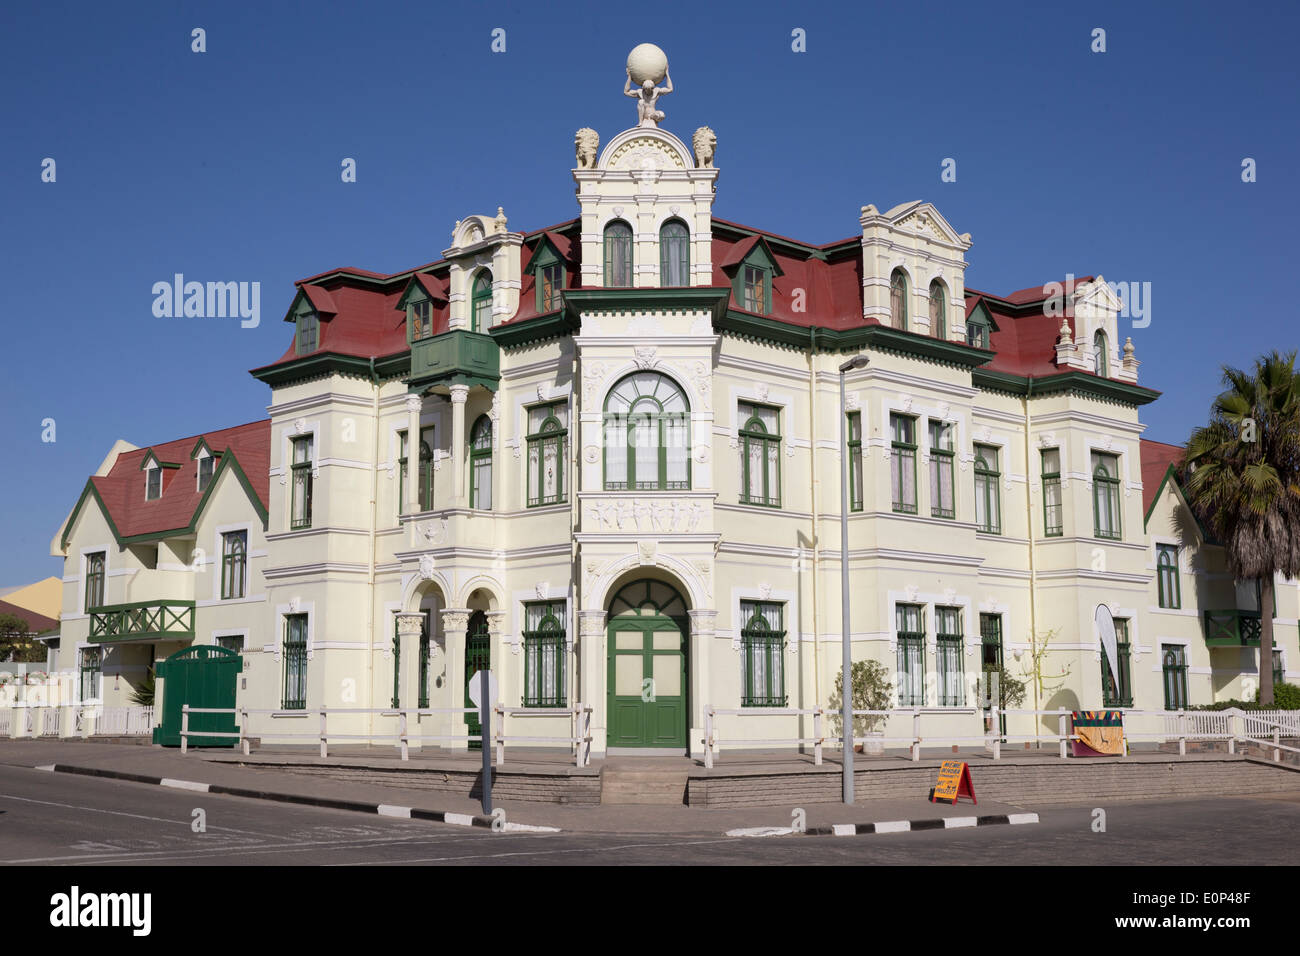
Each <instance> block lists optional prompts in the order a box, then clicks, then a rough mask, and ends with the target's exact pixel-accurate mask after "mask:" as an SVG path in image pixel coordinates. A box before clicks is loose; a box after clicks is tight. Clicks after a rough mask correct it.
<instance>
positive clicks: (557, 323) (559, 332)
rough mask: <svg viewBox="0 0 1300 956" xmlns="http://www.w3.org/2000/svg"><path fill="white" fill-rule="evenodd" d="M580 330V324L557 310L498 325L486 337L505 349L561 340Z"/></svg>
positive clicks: (575, 319) (562, 311)
mask: <svg viewBox="0 0 1300 956" xmlns="http://www.w3.org/2000/svg"><path fill="white" fill-rule="evenodd" d="M565 294H566V295H567V294H568V293H565ZM580 328H582V323H581V322H579V321H578V319H577V318H576V317H575V316H570V315H569V314H568V313H567V312H566V311H565V310H564V309H557V310H556V311H554V312H547V313H544V314H542V315H538V316H535V317H533V318H531V319H524V320H523V321H522V322H510V323H508V324H506V325H498V326H496V327H495V328H491V329H488V335H490V336H492V338H493V339H494V340H495V341H496V343H497V345H499V346H500V347H501V348H503V349H506V348H513V347H514V346H516V345H527V344H529V343H532V342H544V341H546V340H547V339H555V338H562V337H564V336H566V335H572V334H573V333H574V332H576V331H578V330H579V329H580Z"/></svg>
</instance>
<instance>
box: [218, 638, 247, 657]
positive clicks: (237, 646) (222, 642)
mask: <svg viewBox="0 0 1300 956" xmlns="http://www.w3.org/2000/svg"><path fill="white" fill-rule="evenodd" d="M217 647H224V648H225V649H226V650H228V651H234V652H235V653H236V654H242V653H244V635H242V634H222V635H220V636H218V637H217Z"/></svg>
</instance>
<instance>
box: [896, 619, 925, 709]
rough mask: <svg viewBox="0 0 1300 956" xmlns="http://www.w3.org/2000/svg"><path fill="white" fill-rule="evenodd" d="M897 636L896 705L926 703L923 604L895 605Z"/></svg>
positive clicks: (919, 705) (921, 704)
mask: <svg viewBox="0 0 1300 956" xmlns="http://www.w3.org/2000/svg"><path fill="white" fill-rule="evenodd" d="M894 627H895V630H896V634H897V638H898V680H897V683H898V706H899V707H924V706H925V608H924V606H923V605H920V604H898V605H895V607H894Z"/></svg>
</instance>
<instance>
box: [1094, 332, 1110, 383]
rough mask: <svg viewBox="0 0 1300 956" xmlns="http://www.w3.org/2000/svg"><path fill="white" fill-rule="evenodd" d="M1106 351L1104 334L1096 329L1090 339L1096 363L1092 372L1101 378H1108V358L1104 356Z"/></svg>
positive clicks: (1106, 345)
mask: <svg viewBox="0 0 1300 956" xmlns="http://www.w3.org/2000/svg"><path fill="white" fill-rule="evenodd" d="M1108 349H1109V346H1108V344H1107V342H1106V333H1105V332H1103V331H1101V330H1100V329H1098V330H1097V334H1096V335H1094V336H1093V337H1092V351H1093V359H1094V361H1095V362H1096V367H1095V368H1094V371H1095V372H1096V373H1097V374H1098V375H1100V376H1102V377H1103V378H1109V377H1110V356H1109V355H1107V354H1106V353H1107V351H1108Z"/></svg>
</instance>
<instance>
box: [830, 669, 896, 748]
mask: <svg viewBox="0 0 1300 956" xmlns="http://www.w3.org/2000/svg"><path fill="white" fill-rule="evenodd" d="M849 679H850V680H851V681H852V682H853V698H852V704H853V709H854V710H888V709H889V705H890V704H892V703H893V700H894V685H893V684H892V683H891V682H890V680H889V671H887V670H886V669H885V665H884V664H882V663H880V661H858V662H857V663H856V664H854V665H853V670H852V671H851V672H850V678H849ZM830 708H831V712H830V713H829V714H828V716H829V717H830V722H831V730H832V732H833V733H834V735H835V736H837V737H839V736H842V735H843V733H844V730H843V728H844V718H843V709H844V674H843V673H838V674H836V675H835V689H834V690H832V691H831V697H830ZM884 719H885V718H884V717H882V716H880V715H879V714H863V715H862V716H860V717H856V716H855V717H854V718H853V736H854V737H865V736H866V735H867V734H869V733H871V731H873V730H875V729H876V727H877V726H879V725H880V723H881V722H882V721H883V720H884Z"/></svg>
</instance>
